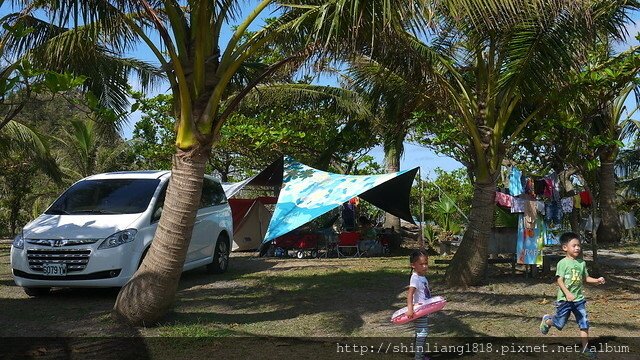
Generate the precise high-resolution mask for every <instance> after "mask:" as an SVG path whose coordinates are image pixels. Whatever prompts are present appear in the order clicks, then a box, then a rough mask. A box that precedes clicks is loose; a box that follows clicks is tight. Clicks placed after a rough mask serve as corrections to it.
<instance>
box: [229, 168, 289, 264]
mask: <svg viewBox="0 0 640 360" xmlns="http://www.w3.org/2000/svg"><path fill="white" fill-rule="evenodd" d="M282 168H283V159H282V158H279V159H278V160H276V161H274V162H273V163H271V165H269V166H267V167H266V168H265V169H264V170H262V171H261V172H260V173H259V174H257V175H254V176H252V177H250V178H248V179H246V180H243V181H240V182H237V183H224V184H222V188H223V189H224V192H225V195H226V196H227V199H229V206H230V207H231V213H232V217H233V244H232V246H231V250H232V251H242V250H253V249H257V248H258V247H260V244H261V243H262V239H264V235H265V233H266V231H267V227H268V225H269V220H270V219H271V215H272V212H271V210H269V209H268V208H267V207H266V206H265V205H271V204H275V203H276V200H277V198H275V197H257V198H252V199H241V198H237V197H238V196H239V195H240V191H241V190H243V189H245V188H247V187H253V188H255V187H271V188H273V190H274V192H273V193H274V194H277V191H278V190H279V189H280V186H282Z"/></svg>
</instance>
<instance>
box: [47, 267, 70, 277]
mask: <svg viewBox="0 0 640 360" xmlns="http://www.w3.org/2000/svg"><path fill="white" fill-rule="evenodd" d="M42 272H43V273H44V274H45V275H49V276H65V275H67V264H42Z"/></svg>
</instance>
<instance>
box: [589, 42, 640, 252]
mask: <svg viewBox="0 0 640 360" xmlns="http://www.w3.org/2000/svg"><path fill="white" fill-rule="evenodd" d="M606 50H607V51H606V52H605V56H604V58H602V59H600V61H599V62H598V63H597V64H595V66H594V67H593V68H594V71H589V72H588V73H587V76H588V78H590V79H591V81H595V82H596V83H597V84H598V85H599V86H596V87H595V94H594V95H593V96H594V99H593V101H594V103H595V104H594V106H595V108H596V109H595V112H594V113H595V114H594V116H592V120H593V121H592V125H591V127H590V128H591V132H592V134H593V137H594V138H597V139H598V145H597V147H596V149H595V153H596V154H597V156H598V158H599V162H600V164H599V168H598V175H597V182H598V185H599V186H598V189H599V196H598V199H599V201H598V202H599V210H600V215H601V217H602V222H601V223H600V226H599V227H598V230H597V233H596V235H597V236H596V239H597V240H598V242H608V243H611V242H618V241H619V240H620V238H621V236H622V232H621V228H620V221H619V217H618V208H617V205H616V200H617V199H616V198H617V191H616V177H615V162H616V159H617V158H618V155H619V153H620V147H621V143H622V142H623V141H624V140H626V139H630V138H633V137H634V136H635V135H636V133H637V127H636V126H635V125H636V123H635V122H634V121H632V120H631V119H630V116H631V114H633V112H635V110H633V111H632V112H631V113H627V106H626V105H625V102H626V101H627V99H628V98H629V96H630V95H631V94H632V93H633V92H636V93H637V92H638V87H637V84H636V80H635V79H636V76H637V75H638V73H639V72H640V56H639V54H638V50H639V48H638V47H635V48H632V49H630V50H628V51H626V52H623V53H622V54H619V55H618V56H615V57H611V56H610V55H609V54H610V52H609V51H608V49H606ZM614 74H615V75H614ZM625 115H626V116H627V118H626V119H625Z"/></svg>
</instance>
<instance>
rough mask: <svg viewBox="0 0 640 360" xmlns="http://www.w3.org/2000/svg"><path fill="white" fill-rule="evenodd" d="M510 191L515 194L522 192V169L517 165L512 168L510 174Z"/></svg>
mask: <svg viewBox="0 0 640 360" xmlns="http://www.w3.org/2000/svg"><path fill="white" fill-rule="evenodd" d="M509 193H510V194H511V195H513V196H518V195H520V194H522V171H520V170H518V168H517V167H515V166H514V167H512V168H511V174H510V175H509Z"/></svg>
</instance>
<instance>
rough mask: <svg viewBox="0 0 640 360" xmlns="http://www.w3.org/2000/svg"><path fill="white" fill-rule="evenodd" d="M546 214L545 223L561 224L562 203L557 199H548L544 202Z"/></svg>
mask: <svg viewBox="0 0 640 360" xmlns="http://www.w3.org/2000/svg"><path fill="white" fill-rule="evenodd" d="M545 207H546V214H545V216H544V220H545V221H546V222H547V223H554V224H562V205H561V204H560V202H559V201H548V202H546V203H545Z"/></svg>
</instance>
